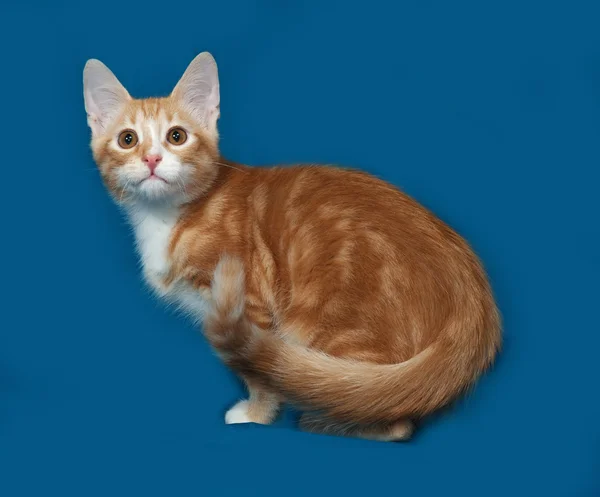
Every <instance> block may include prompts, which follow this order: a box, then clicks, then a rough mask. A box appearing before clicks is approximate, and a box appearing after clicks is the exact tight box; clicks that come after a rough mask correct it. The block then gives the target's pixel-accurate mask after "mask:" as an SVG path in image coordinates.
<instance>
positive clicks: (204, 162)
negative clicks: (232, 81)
mask: <svg viewBox="0 0 600 497" xmlns="http://www.w3.org/2000/svg"><path fill="white" fill-rule="evenodd" d="M83 87H84V99H85V110H86V112H87V119H88V124H89V126H90V128H91V130H92V143H91V145H92V151H93V153H94V159H95V161H96V163H97V164H98V167H99V169H100V173H101V175H102V178H103V179H104V182H105V184H106V186H107V187H108V189H109V190H110V192H111V193H112V195H113V197H114V198H115V200H117V202H121V203H132V202H136V201H138V202H160V203H171V204H177V203H183V202H187V201H189V200H191V199H193V198H194V197H196V196H198V195H201V194H202V193H203V192H204V191H205V190H206V189H207V188H208V187H210V185H211V184H212V183H213V182H214V180H215V177H216V175H217V171H218V165H217V164H216V161H218V157H219V152H218V131H217V120H218V118H219V78H218V73H217V65H216V63H215V60H214V59H213V57H212V55H210V54H209V53H207V52H204V53H202V54H200V55H198V56H197V57H196V58H195V59H194V60H193V61H192V62H191V64H190V65H189V66H188V68H187V70H186V71H185V73H184V75H183V76H182V77H181V79H180V80H179V82H178V83H177V85H176V86H175V89H174V90H173V92H172V93H171V95H169V96H168V97H165V98H155V99H134V98H132V97H131V96H130V95H129V93H128V92H127V90H126V89H125V88H124V87H123V85H122V84H121V83H120V82H119V80H118V79H117V78H116V77H115V75H114V74H113V73H112V72H111V71H110V69H108V67H106V66H105V65H104V64H103V63H102V62H100V61H98V60H94V59H92V60H89V61H88V62H87V64H86V65H85V69H84V71H83Z"/></svg>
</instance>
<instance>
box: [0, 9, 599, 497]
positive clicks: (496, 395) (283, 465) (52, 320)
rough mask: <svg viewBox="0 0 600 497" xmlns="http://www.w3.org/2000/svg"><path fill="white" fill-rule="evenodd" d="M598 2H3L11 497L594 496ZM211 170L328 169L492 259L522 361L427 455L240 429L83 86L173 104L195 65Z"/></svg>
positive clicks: (437, 435) (499, 376)
mask: <svg viewBox="0 0 600 497" xmlns="http://www.w3.org/2000/svg"><path fill="white" fill-rule="evenodd" d="M599 16H600V4H599V3H598V2H593V1H588V2H586V1H579V0H569V1H566V0H565V1H562V2H553V1H548V0H546V1H534V0H504V1H502V2H489V1H488V2H482V1H479V0H473V1H466V0H457V1H453V2H447V1H443V0H420V1H417V0H414V1H413V0H402V1H398V2H391V1H388V2H383V1H376V0H372V1H369V2H356V1H350V0H346V1H324V0H313V1H303V2H289V1H275V0H270V1H269V0H262V1H255V2H242V1H225V0H221V1H213V2H164V1H163V2H157V1H145V2H136V1H133V0H132V1H130V2H115V1H112V0H107V1H102V2H68V1H58V2H54V3H52V4H50V3H45V4H36V5H34V4H32V3H29V2H24V3H17V2H11V3H8V2H4V3H3V4H2V6H1V7H0V47H1V48H0V51H1V57H0V61H1V62H0V64H1V66H2V77H1V78H0V88H1V90H2V97H3V98H2V117H1V119H0V126H1V136H2V137H3V140H2V161H1V166H0V170H1V171H2V175H1V179H2V193H1V195H0V199H1V202H2V213H3V216H2V227H1V231H0V233H1V234H0V238H1V239H2V242H1V243H0V247H1V249H0V250H1V251H2V258H1V260H2V263H3V271H2V281H3V285H2V291H3V294H4V296H3V297H2V300H1V302H2V312H1V313H0V495H2V496H5V497H20V496H27V497H29V496H38V497H39V496H60V497H70V496H77V497H84V496H85V497H95V496H102V497H106V496H116V497H117V496H118V497H120V496H128V497H131V496H144V497H154V496H173V497H187V496H196V495H206V496H213V495H214V496H221V495H224V496H227V495H244V496H261V497H264V496H268V495H302V496H304V495H325V494H328V495H332V492H333V495H346V496H354V495H356V496H358V495H368V496H377V495H386V496H387V495H411V496H412V495H419V496H439V495H449V496H454V495H457V496H458V495H460V496H463V497H471V496H472V497H481V496H485V497H495V496H506V495H514V496H527V497H536V496H539V497H592V496H598V495H600V476H599V472H600V429H599V423H598V420H599V419H600V404H599V400H598V393H599V388H598V381H599V379H600V375H599V370H600V368H599V366H598V350H599V349H600V325H599V323H598V308H599V307H598V306H599V304H598V302H599V296H600V292H599V290H598V283H599V276H600V223H599V222H598V214H599V211H600V209H599V200H598V199H599V196H598V193H597V190H598V185H599V181H598V180H599V178H600V175H599V174H598V164H600V30H599V29H598V19H599ZM204 50H209V51H211V52H212V53H213V54H214V56H215V57H216V59H217V62H218V63H219V67H220V76H221V91H222V94H221V101H222V114H221V121H220V130H221V134H222V142H221V146H222V151H223V154H224V155H225V156H227V157H229V158H231V159H233V160H237V161H241V162H246V163H249V164H255V165H258V164H275V163H291V162H301V161H302V162H321V163H337V164H342V165H345V166H355V167H360V168H363V169H366V170H368V171H371V172H373V173H375V174H377V175H378V176H380V177H383V178H385V179H387V180H389V181H391V182H393V183H394V184H396V185H398V186H399V187H401V188H402V189H404V190H405V191H406V192H408V193H409V194H411V195H413V196H414V197H416V198H417V199H418V200H419V201H420V202H422V203H423V204H424V205H426V206H427V207H429V208H430V209H432V210H433V211H434V212H436V213H437V214H438V215H439V216H440V217H441V218H442V219H444V220H445V221H447V222H448V223H450V224H451V225H452V226H453V227H454V228H455V229H457V230H458V231H459V232H460V233H461V234H462V235H463V236H465V237H466V238H467V239H468V240H469V241H470V243H471V244H472V245H473V246H474V248H475V249H476V250H477V252H478V253H479V254H480V256H481V257H482V259H483V261H484V263H485V265H486V267H487V269H488V272H489V274H490V278H491V280H492V283H493V286H494V290H495V293H496V295H497V298H498V302H499V305H500V307H501V310H502V313H503V316H504V324H505V336H506V346H505V350H504V353H503V355H502V358H501V360H500V361H499V362H498V364H497V366H496V368H495V369H494V370H493V372H492V373H490V374H489V375H488V376H486V377H485V379H484V380H483V381H482V382H481V383H480V384H479V386H478V387H477V389H476V390H475V391H474V392H473V393H472V394H471V395H470V396H469V397H468V398H467V399H466V400H464V401H463V402H461V403H459V404H458V405H457V406H456V407H455V408H454V409H452V410H451V411H450V412H448V413H446V414H444V415H442V416H439V417H436V418H435V419H434V420H431V421H430V422H429V423H428V424H427V425H426V426H425V427H424V429H423V430H421V431H420V432H419V434H418V436H417V437H416V438H415V439H414V441H413V442H411V443H408V444H390V445H386V444H378V443H374V442H368V441H360V440H352V439H341V438H333V437H321V436H315V435H308V434H304V433H301V432H299V431H297V430H296V429H295V428H294V427H293V424H292V415H291V414H290V413H287V414H286V415H285V416H284V418H283V419H282V420H281V421H279V422H278V423H277V425H275V426H274V427H260V426H225V425H224V424H223V413H224V411H225V409H226V407H228V406H229V405H230V404H231V403H232V402H233V401H235V400H236V399H237V398H238V397H240V396H241V395H242V389H241V387H240V385H239V383H238V382H237V381H236V379H235V378H234V377H233V375H231V374H230V373H228V372H227V371H226V370H225V368H224V367H223V366H222V365H221V364H220V363H219V361H218V360H217V359H216V358H214V357H213V356H212V354H211V352H210V350H209V349H208V346H207V345H206V344H205V342H204V341H203V339H202V337H201V335H200V334H199V333H197V331H196V330H195V329H194V328H193V327H192V326H191V325H190V324H188V323H187V322H186V321H184V320H183V319H181V318H180V317H178V316H175V315H173V314H170V313H169V312H167V311H166V310H165V309H164V308H163V307H161V306H160V305H159V304H158V303H157V302H156V301H154V300H153V299H152V298H150V297H149V294H148V292H147V290H146V289H145V288H144V287H143V285H142V283H141V279H140V277H139V272H138V264H137V260H136V257H135V254H134V251H133V245H132V237H131V234H130V232H129V230H128V228H127V226H126V225H125V223H124V220H123V219H122V218H121V216H120V214H119V212H118V211H117V209H116V207H115V206H114V205H113V204H112V203H111V201H110V199H109V198H108V196H107V195H106V193H105V191H104V188H103V186H102V184H101V182H100V179H99V176H98V174H97V172H96V169H95V166H94V163H93V161H92V157H91V153H90V150H89V146H88V139H89V131H88V129H87V126H86V122H85V115H84V110H83V98H82V82H81V79H82V78H81V72H82V69H83V65H84V63H85V61H86V60H87V59H88V58H91V57H94V58H99V59H101V60H103V61H104V62H105V63H106V64H107V65H108V66H109V67H111V69H113V71H114V72H115V73H116V74H117V76H118V77H119V78H120V79H121V81H122V82H123V83H124V84H125V85H126V86H127V88H128V89H129V91H130V92H131V94H132V95H134V96H155V95H162V94H167V93H168V92H169V91H170V90H171V88H172V86H173V85H174V84H175V83H176V81H177V79H178V78H179V76H180V75H181V74H182V72H183V71H184V69H185V67H186V65H187V64H188V63H189V62H190V61H191V60H192V58H193V57H194V56H195V55H196V54H197V53H199V52H201V51H204Z"/></svg>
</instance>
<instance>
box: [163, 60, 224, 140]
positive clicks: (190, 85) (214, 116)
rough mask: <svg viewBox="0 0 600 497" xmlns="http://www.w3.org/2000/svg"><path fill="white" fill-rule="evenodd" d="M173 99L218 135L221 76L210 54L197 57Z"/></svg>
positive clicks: (186, 72)
mask: <svg viewBox="0 0 600 497" xmlns="http://www.w3.org/2000/svg"><path fill="white" fill-rule="evenodd" d="M171 97H172V98H175V99H177V100H179V102H180V103H181V105H182V106H183V108H184V109H185V110H186V111H187V112H189V114H190V115H191V116H192V117H194V119H196V120H197V121H198V124H200V125H201V126H204V127H205V128H206V129H207V130H208V131H209V132H211V133H214V134H216V133H217V120H218V119H219V114H220V112H219V103H220V95H219V74H218V69H217V63H216V62H215V59H214V58H213V56H212V55H211V54H210V53H208V52H203V53H201V54H200V55H197V56H196V58H195V59H194V60H193V61H192V62H191V63H190V65H189V66H188V67H187V69H186V70H185V73H184V74H183V76H182V77H181V79H180V80H179V82H178V83H177V86H175V89H174V90H173V92H172V93H171Z"/></svg>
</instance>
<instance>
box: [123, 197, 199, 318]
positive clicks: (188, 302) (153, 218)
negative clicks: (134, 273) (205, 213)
mask: <svg viewBox="0 0 600 497" xmlns="http://www.w3.org/2000/svg"><path fill="white" fill-rule="evenodd" d="M179 215H180V211H179V209H177V208H172V207H154V206H153V207H148V206H144V207H137V208H132V209H131V210H129V218H130V221H131V224H132V226H133V229H134V232H135V239H136V247H137V251H138V253H139V255H140V259H141V264H142V271H143V273H144V278H145V280H146V282H147V283H148V284H149V285H150V287H151V288H152V289H153V290H154V291H155V292H156V293H157V295H158V296H160V297H161V298H163V299H165V300H168V301H169V302H172V303H174V304H176V305H177V306H178V307H179V308H180V309H182V310H184V311H185V312H187V313H189V314H191V315H192V317H194V318H195V319H202V316H203V314H204V309H205V302H206V301H205V298H206V297H207V296H206V295H202V293H201V292H200V291H198V290H196V289H194V288H193V287H191V286H190V285H188V284H187V283H185V282H181V281H175V282H173V283H171V284H170V285H166V284H165V278H166V277H167V275H168V274H169V270H170V268H171V261H170V258H169V243H170V242H171V237H172V235H173V228H174V227H175V224H176V223H177V220H178V219H179Z"/></svg>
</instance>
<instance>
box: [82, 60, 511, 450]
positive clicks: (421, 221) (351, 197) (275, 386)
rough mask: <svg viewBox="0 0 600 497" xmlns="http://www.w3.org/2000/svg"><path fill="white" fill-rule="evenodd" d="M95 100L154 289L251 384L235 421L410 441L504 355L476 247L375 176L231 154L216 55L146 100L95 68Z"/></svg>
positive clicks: (233, 414) (107, 164)
mask: <svg viewBox="0 0 600 497" xmlns="http://www.w3.org/2000/svg"><path fill="white" fill-rule="evenodd" d="M84 97H85V109H86V112H87V118H88V124H89V126H90V128H91V132H92V140H91V147H92V150H93V154H94V159H95V161H96V163H97V164H98V167H99V170H100V173H101V176H102V178H103V181H104V182H105V184H106V187H107V188H108V190H109V192H110V193H111V194H112V196H113V198H114V199H115V201H116V202H117V203H118V204H119V205H120V206H122V207H123V209H124V210H125V212H126V213H127V216H128V218H129V220H130V222H131V225H132V227H133V229H134V231H135V237H136V243H137V250H138V251H139V254H140V257H141V260H142V265H143V273H144V277H145V279H146V281H147V283H148V284H149V285H150V286H151V287H152V288H153V289H154V291H155V292H156V293H157V294H158V295H159V296H160V297H162V298H163V299H165V300H167V301H169V302H173V303H175V304H176V305H177V306H179V307H180V308H182V309H184V310H185V311H186V312H187V313H189V314H190V315H192V316H193V317H194V318H195V319H197V320H198V321H202V322H203V329H204V333H205V335H206V336H207V338H208V339H209V341H210V343H211V344H212V346H213V347H214V348H215V350H216V351H217V353H218V354H219V355H220V356H221V357H222V359H223V360H224V362H225V363H226V364H227V365H228V366H229V367H231V368H232V369H233V370H234V371H236V372H237V373H238V374H239V375H240V376H241V377H242V378H243V380H244V381H245V383H246V385H247V387H248V390H249V399H248V400H244V401H241V402H238V403H237V404H236V405H234V406H233V407H232V408H231V409H230V410H229V411H227V413H226V415H225V422H226V423H248V422H253V423H261V424H268V423H271V422H272V421H273V420H274V419H275V417H276V415H277V412H278V409H279V407H280V404H281V403H282V402H283V401H288V402H293V403H295V404H296V405H298V406H300V408H301V409H303V410H305V411H306V412H307V414H304V415H303V417H302V418H301V426H303V427H304V428H305V429H307V430H310V431H313V432H321V433H331V434H341V435H349V436H357V437H363V438H368V439H373V440H382V441H396V440H405V439H408V438H409V437H410V436H411V434H412V432H413V429H414V425H413V422H414V421H415V420H418V419H419V418H421V417H423V416H425V415H427V414H430V413H432V412H433V411H435V410H437V409H439V408H441V407H443V406H445V405H447V404H449V403H450V402H451V401H453V400H454V399H456V398H457V397H458V396H459V395H461V394H462V393H463V392H464V391H466V390H467V389H468V388H469V387H470V386H472V385H473V384H474V382H475V381H476V379H477V378H478V377H479V376H480V375H481V374H482V373H483V372H484V371H485V370H486V369H487V368H488V367H489V366H490V365H491V364H492V362H493V360H494V358H495V356H496V354H497V352H498V350H499V348H500V345H501V329H500V318H499V314H498V311H497V308H496V305H495V303H494V299H493V296H492V293H491V290H490V286H489V284H488V281H487V279H486V276H485V273H484V270H483V268H482V266H481V264H480V262H479V261H478V259H477V257H476V256H475V255H474V253H473V252H472V251H471V249H470V248H469V246H468V245H467V243H466V242H465V241H464V240H463V239H462V238H461V237H459V236H458V235H457V234H456V233H455V232H453V231H452V230H451V229H450V228H449V227H447V226H446V225H445V224H443V223H442V222H441V221H440V220H438V219H437V218H436V217H434V216H433V215H432V214H431V213H430V212H428V211H427V210H426V209H424V208H423V207H421V206H420V205H419V204H417V203H416V202H415V201H414V200H412V199H411V198H409V197H408V196H406V195H405V194H403V193H401V192H400V191H399V190H397V189H396V188H395V187H393V186H391V185H389V184H387V183H385V182H384V181H381V180H379V179H376V178H374V177H372V176H371V175H369V174H366V173H363V172H359V171H351V170H343V169H340V168H334V167H321V166H297V167H285V168H277V167H275V168H250V167H246V166H244V165H240V164H234V163H231V162H229V161H227V160H225V159H224V158H222V157H221V156H220V155H219V149H218V138H219V136H218V132H217V120H218V118H219V98H220V97H219V79H218V74H217V66H216V63H215V61H214V59H213V58H212V56H211V55H210V54H208V53H202V54H200V55H198V56H197V57H196V58H195V59H194V60H193V61H192V63H191V64H190V65H189V67H188V68H187V70H186V72H185V74H184V75H183V77H182V78H181V80H180V81H179V82H178V84H177V86H176V87H175V89H174V90H173V92H172V93H171V95H170V96H168V97H166V98H155V99H145V100H136V99H133V98H131V97H130V95H129V94H128V92H127V90H126V89H125V88H124V87H123V86H122V85H121V84H120V83H119V81H118V80H117V78H116V77H115V76H114V74H113V73H112V72H111V71H110V70H109V69H108V68H107V67H106V66H104V65H103V64H102V63H101V62H99V61H97V60H90V61H88V63H87V64H86V66H85V69H84Z"/></svg>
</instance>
